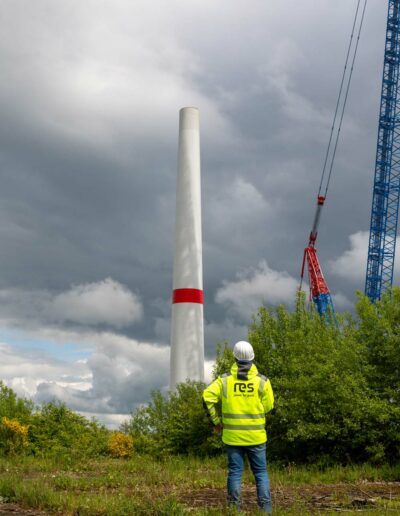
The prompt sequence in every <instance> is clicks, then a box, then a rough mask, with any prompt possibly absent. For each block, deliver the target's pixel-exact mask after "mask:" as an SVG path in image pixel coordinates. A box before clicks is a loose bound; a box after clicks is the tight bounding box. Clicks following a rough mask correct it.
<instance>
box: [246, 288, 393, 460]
mask: <svg viewBox="0 0 400 516" xmlns="http://www.w3.org/2000/svg"><path fill="white" fill-rule="evenodd" d="M399 295H400V293H399V292H398V291H397V292H393V295H392V296H389V295H388V296H386V297H385V298H384V300H383V301H382V302H381V303H380V304H379V303H378V304H377V305H376V306H374V305H371V303H370V302H369V300H368V299H366V298H364V297H362V296H360V301H359V304H358V314H359V318H358V320H353V319H352V318H351V317H349V316H342V317H340V316H338V325H334V324H327V323H326V322H324V321H323V320H321V318H320V317H319V316H318V314H317V313H315V311H308V310H307V309H306V306H305V300H304V296H299V298H298V300H297V306H296V309H295V311H294V312H291V313H290V312H288V311H287V310H286V309H285V308H284V307H283V306H279V307H277V308H276V309H268V308H265V307H263V308H261V309H260V310H259V311H258V314H257V315H256V317H255V318H254V320H253V323H252V325H251V327H250V329H249V341H250V342H251V343H252V344H253V347H254V351H255V355H256V364H257V366H258V368H259V370H260V371H261V372H264V373H265V374H267V375H268V376H269V377H270V378H271V380H272V385H273V388H274V392H275V398H276V410H275V412H274V414H272V415H271V416H270V417H269V418H268V433H269V435H270V440H269V450H270V456H272V457H274V458H276V459H279V460H282V461H285V462H288V461H296V462H306V461H320V462H322V463H325V462H327V463H331V462H338V461H339V462H348V461H352V460H356V461H359V460H365V459H368V460H375V461H383V460H396V459H398V458H399V443H400V439H399V438H400V435H399V422H400V420H399V408H398V406H396V404H395V403H394V399H395V397H394V396H395V391H396V389H398V382H399V372H398V371H399V370H398V368H397V369H396V365H395V364H396V362H394V360H395V357H394V348H395V344H394V341H395V340H396V325H397V324H398V323H399V322H400V312H399V308H398V305H399V303H398V296H399ZM396 303H397V307H395V306H394V305H395V304H396ZM373 315H374V317H373ZM389 328H390V329H389ZM397 349H399V348H398V347H397ZM390 360H392V364H390ZM396 360H397V363H399V361H398V357H396ZM393 365H394V367H393Z"/></svg>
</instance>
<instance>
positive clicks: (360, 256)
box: [329, 231, 369, 286]
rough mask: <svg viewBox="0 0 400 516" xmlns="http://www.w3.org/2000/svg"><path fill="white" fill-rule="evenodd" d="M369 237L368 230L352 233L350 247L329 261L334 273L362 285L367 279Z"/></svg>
mask: <svg viewBox="0 0 400 516" xmlns="http://www.w3.org/2000/svg"><path fill="white" fill-rule="evenodd" d="M368 238H369V233H368V232H367V231H358V232H357V233H353V234H352V235H350V236H349V241H350V249H347V250H346V251H345V252H344V253H343V254H342V255H340V256H339V257H337V258H335V259H333V260H331V261H330V262H329V267H330V270H331V272H332V274H335V275H336V276H339V277H340V278H344V279H345V280H347V281H349V282H351V283H352V284H353V285H354V284H358V285H360V286H361V284H362V283H363V282H364V281H365V271H366V267H367V254H368Z"/></svg>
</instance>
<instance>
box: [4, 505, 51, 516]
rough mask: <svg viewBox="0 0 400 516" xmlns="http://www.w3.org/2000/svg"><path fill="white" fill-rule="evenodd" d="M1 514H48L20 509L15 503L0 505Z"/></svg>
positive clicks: (26, 515)
mask: <svg viewBox="0 0 400 516" xmlns="http://www.w3.org/2000/svg"><path fill="white" fill-rule="evenodd" d="M0 514H1V515H3V516H4V515H5V514H7V515H9V516H15V515H16V514H22V515H25V516H28V515H29V516H45V515H46V513H45V512H42V511H38V510H37V509H28V508H24V507H20V506H19V505H16V504H15V503H0Z"/></svg>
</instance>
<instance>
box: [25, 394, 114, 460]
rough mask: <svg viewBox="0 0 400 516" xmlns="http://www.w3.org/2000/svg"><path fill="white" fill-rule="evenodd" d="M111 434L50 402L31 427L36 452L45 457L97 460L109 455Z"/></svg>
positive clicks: (32, 446) (33, 447) (60, 404)
mask: <svg viewBox="0 0 400 516" xmlns="http://www.w3.org/2000/svg"><path fill="white" fill-rule="evenodd" d="M108 436H109V431H108V430H107V429H106V428H105V427H104V426H102V425H99V424H98V423H97V422H96V421H89V420H88V419H86V418H85V417H83V416H81V415H79V414H77V413H75V412H73V411H72V410H69V409H68V408H67V407H66V406H65V405H64V404H63V403H56V402H50V403H46V404H45V405H43V406H42V408H41V410H40V411H38V412H37V413H35V414H33V415H32V417H31V424H30V427H29V440H30V443H31V449H32V453H34V454H40V455H42V456H57V455H67V456H69V457H70V458H71V459H72V458H74V457H95V456H98V455H106V454H107V453H108V448H107V441H108Z"/></svg>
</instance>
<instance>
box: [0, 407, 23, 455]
mask: <svg viewBox="0 0 400 516" xmlns="http://www.w3.org/2000/svg"><path fill="white" fill-rule="evenodd" d="M1 421H2V423H3V427H4V428H5V429H6V432H7V440H8V445H9V446H8V448H9V451H19V450H20V449H21V448H26V447H27V446H28V444H29V441H28V428H29V427H28V425H23V424H22V423H20V422H19V421H18V420H17V419H9V418H8V417H6V416H4V417H3V418H2V420H1Z"/></svg>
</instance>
